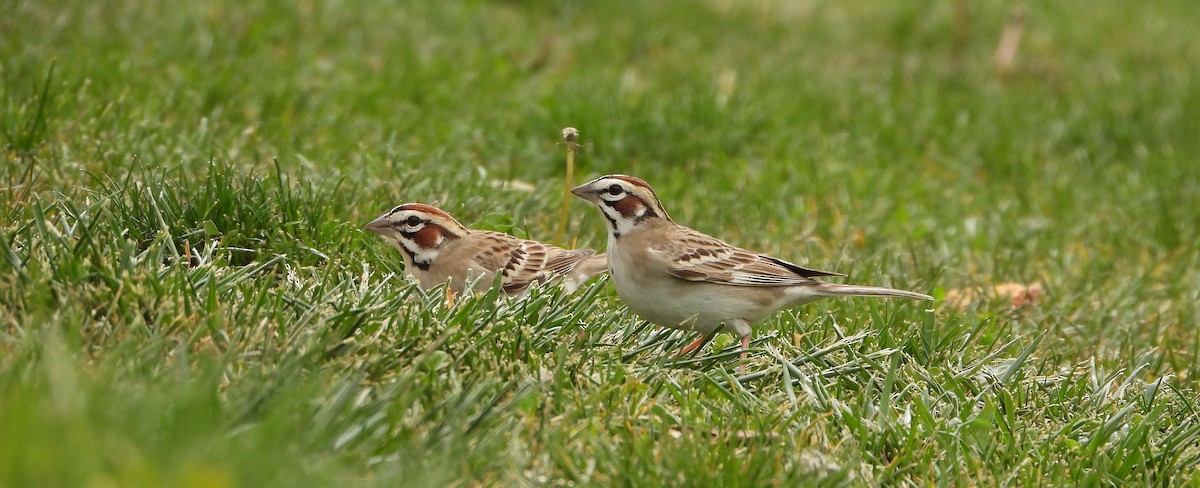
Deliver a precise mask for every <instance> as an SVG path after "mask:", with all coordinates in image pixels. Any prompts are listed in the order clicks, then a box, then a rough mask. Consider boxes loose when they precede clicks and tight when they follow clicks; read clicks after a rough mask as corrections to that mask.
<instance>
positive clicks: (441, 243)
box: [365, 203, 607, 295]
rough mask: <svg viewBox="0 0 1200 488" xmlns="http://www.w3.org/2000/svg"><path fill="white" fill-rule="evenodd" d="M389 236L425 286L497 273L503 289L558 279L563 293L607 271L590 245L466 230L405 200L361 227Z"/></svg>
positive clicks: (517, 290)
mask: <svg viewBox="0 0 1200 488" xmlns="http://www.w3.org/2000/svg"><path fill="white" fill-rule="evenodd" d="M365 228H366V229H367V230H369V231H371V232H374V233H376V234H379V235H380V236H381V237H383V238H384V240H386V241H388V242H390V243H391V244H392V245H393V246H395V247H396V248H397V249H400V254H401V255H402V256H403V257H404V273H405V274H406V275H409V276H412V277H414V278H416V279H417V281H418V282H419V283H420V285H421V287H422V288H424V289H429V288H432V287H434V286H437V285H440V284H443V283H445V282H446V281H447V280H449V281H450V285H449V287H450V289H451V290H452V291H453V292H455V293H460V294H461V293H462V292H463V290H464V289H465V288H466V286H467V285H468V284H471V283H473V284H474V286H475V288H474V290H476V291H482V290H484V289H487V288H489V287H490V286H491V285H492V283H493V281H494V280H495V276H496V274H497V273H499V274H500V282H499V283H500V286H502V287H503V288H504V292H505V293H506V294H508V295H520V294H522V293H524V292H525V291H526V290H528V289H529V286H530V285H532V284H534V283H543V282H547V281H551V280H556V279H560V278H561V279H562V283H563V286H564V287H565V288H566V291H567V292H568V293H570V292H572V291H574V290H575V289H576V288H578V287H579V285H581V284H583V283H584V282H585V281H587V280H588V279H589V278H592V277H593V276H596V275H598V274H600V273H603V272H605V271H607V263H606V261H607V259H606V258H605V256H604V255H603V254H599V255H597V254H596V251H593V250H591V249H575V250H566V249H563V248H560V247H556V246H552V245H549V244H543V243H541V242H537V241H531V240H528V239H520V238H517V237H513V236H510V235H508V234H504V233H501V232H493V231H489V230H471V229H468V228H467V227H466V226H464V225H462V224H460V223H459V222H458V221H457V220H455V219H454V217H451V216H450V214H448V213H446V212H444V211H442V210H441V209H438V208H437V207H434V206H431V205H425V204H422V203H406V204H404V205H400V206H398V207H396V208H393V209H392V210H391V211H390V212H388V213H385V214H383V215H382V216H380V217H379V218H377V219H375V220H373V221H371V223H369V224H367V225H366V227H365Z"/></svg>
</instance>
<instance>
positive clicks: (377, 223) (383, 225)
mask: <svg viewBox="0 0 1200 488" xmlns="http://www.w3.org/2000/svg"><path fill="white" fill-rule="evenodd" d="M363 228H364V229H366V230H369V231H371V232H374V233H376V234H379V235H385V234H386V233H387V232H388V230H389V229H391V228H392V221H390V220H388V219H387V215H384V216H382V217H379V218H377V219H375V220H372V221H371V223H369V224H367V225H364V226H363Z"/></svg>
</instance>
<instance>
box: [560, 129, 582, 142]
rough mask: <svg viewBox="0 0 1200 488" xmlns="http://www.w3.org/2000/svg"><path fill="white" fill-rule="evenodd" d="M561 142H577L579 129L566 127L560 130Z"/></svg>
mask: <svg viewBox="0 0 1200 488" xmlns="http://www.w3.org/2000/svg"><path fill="white" fill-rule="evenodd" d="M562 138H563V142H567V143H571V144H575V143H577V142H579V129H576V128H574V127H567V128H565V129H563V130H562Z"/></svg>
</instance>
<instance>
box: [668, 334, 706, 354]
mask: <svg viewBox="0 0 1200 488" xmlns="http://www.w3.org/2000/svg"><path fill="white" fill-rule="evenodd" d="M705 342H708V336H706V335H704V334H700V338H699V339H696V340H694V341H692V343H691V344H688V345H686V346H683V349H680V350H679V352H678V353H675V357H682V356H683V355H685V354H687V353H689V352H692V351H695V350H696V349H698V348H699V347H700V346H703V345H704V343H705Z"/></svg>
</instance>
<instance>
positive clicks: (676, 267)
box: [656, 228, 844, 286]
mask: <svg viewBox="0 0 1200 488" xmlns="http://www.w3.org/2000/svg"><path fill="white" fill-rule="evenodd" d="M656 250H658V251H660V252H663V253H664V254H666V257H667V258H668V259H669V263H668V267H667V272H668V273H670V274H671V275H672V276H675V277H676V278H679V279H683V280H688V281H703V282H708V283H721V284H726V285H738V286H792V285H801V284H806V283H812V282H813V280H812V278H815V277H818V276H844V275H842V274H839V273H832V272H828V271H820V270H815V269H809V268H805V267H801V266H797V265H795V264H792V263H789V262H787V261H784V260H782V259H778V258H773V257H771V256H767V255H765V254H759V253H755V252H751V251H747V250H745V249H741V248H738V247H734V246H731V245H729V244H726V243H725V242H723V241H721V240H719V239H717V238H715V237H712V236H709V235H706V234H702V233H700V232H697V231H695V230H692V229H688V228H682V229H680V231H679V233H678V234H677V235H676V236H675V238H674V239H672V242H671V244H669V245H666V246H661V247H656Z"/></svg>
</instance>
